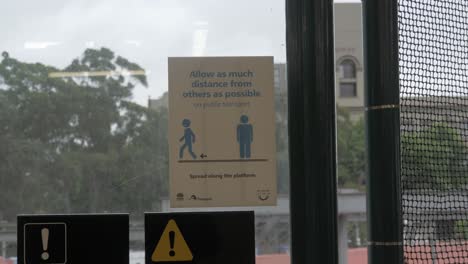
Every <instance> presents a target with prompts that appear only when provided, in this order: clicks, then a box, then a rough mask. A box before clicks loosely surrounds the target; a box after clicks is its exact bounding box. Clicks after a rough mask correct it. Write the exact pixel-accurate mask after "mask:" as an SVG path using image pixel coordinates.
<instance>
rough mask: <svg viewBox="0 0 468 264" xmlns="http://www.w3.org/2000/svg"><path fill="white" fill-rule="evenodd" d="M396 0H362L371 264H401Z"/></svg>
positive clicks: (401, 233)
mask: <svg viewBox="0 0 468 264" xmlns="http://www.w3.org/2000/svg"><path fill="white" fill-rule="evenodd" d="M397 11H398V10H397V1H396V0H364V1H363V14H364V54H365V55H364V56H365V76H366V82H365V87H366V100H365V106H366V134H367V157H368V181H367V190H368V193H367V195H368V199H367V214H368V221H369V224H368V226H369V247H368V249H369V252H368V254H369V263H371V264H377V263H378V264H385V263H392V264H395V263H403V231H402V230H403V229H402V206H401V193H400V112H399V105H400V103H399V97H400V94H399V79H398V16H397Z"/></svg>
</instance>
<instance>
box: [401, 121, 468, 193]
mask: <svg viewBox="0 0 468 264" xmlns="http://www.w3.org/2000/svg"><path fill="white" fill-rule="evenodd" d="M401 148H402V183H403V188H404V189H440V190H445V189H457V188H462V187H464V186H466V185H467V184H468V177H466V174H467V172H468V169H467V167H466V165H467V161H468V160H467V158H466V157H467V156H466V155H467V154H468V151H467V150H468V149H467V146H466V143H465V140H464V139H463V138H462V136H461V135H460V133H459V132H458V130H457V129H456V128H453V127H451V126H450V125H448V124H446V123H438V122H435V123H433V124H432V125H431V126H430V127H428V128H426V129H422V130H417V131H413V132H407V133H405V134H403V135H402V146H401Z"/></svg>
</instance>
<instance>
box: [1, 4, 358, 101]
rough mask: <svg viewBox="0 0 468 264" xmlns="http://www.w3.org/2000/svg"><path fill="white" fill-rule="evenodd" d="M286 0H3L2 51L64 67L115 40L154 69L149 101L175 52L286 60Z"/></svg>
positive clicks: (146, 92)
mask: <svg viewBox="0 0 468 264" xmlns="http://www.w3.org/2000/svg"><path fill="white" fill-rule="evenodd" d="M284 2H285V1H284V0H229V1H227V0H226V1H220V0H197V1H193V0H131V1H130V0H66V1H64V0H41V1H31V0H15V1H4V2H3V3H2V12H1V15H0V32H1V37H0V51H7V52H9V53H10V56H12V57H15V58H18V59H20V60H23V61H27V62H42V63H45V64H50V65H53V66H56V67H59V68H61V67H64V66H66V65H68V64H69V63H70V61H71V60H72V59H73V58H75V57H78V56H79V55H80V54H81V53H82V52H83V51H84V49H86V48H87V47H94V48H99V47H102V46H104V47H108V48H110V49H112V50H113V51H115V52H116V53H117V54H118V55H121V56H123V57H126V58H128V59H129V60H131V61H134V62H136V63H138V64H140V65H141V66H142V67H143V68H145V69H146V70H148V71H149V76H148V79H149V87H148V88H147V89H144V88H138V89H137V90H136V91H135V96H134V100H135V101H137V102H139V103H141V104H143V105H146V101H147V99H148V96H151V97H152V98H157V97H158V96H160V95H161V94H162V93H163V92H164V91H167V57H170V56H236V55H239V56H240V55H242V56H251V55H255V56H265V55H267V56H274V58H275V61H276V62H284V61H285V60H286V59H285V57H286V49H285V7H284ZM339 2H349V0H340V1H339ZM351 2H356V1H355V0H351Z"/></svg>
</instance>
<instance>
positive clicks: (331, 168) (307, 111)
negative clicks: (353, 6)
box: [286, 0, 338, 264]
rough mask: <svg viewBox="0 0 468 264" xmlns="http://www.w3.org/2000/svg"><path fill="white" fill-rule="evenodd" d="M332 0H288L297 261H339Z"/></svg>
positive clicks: (293, 233)
mask: <svg viewBox="0 0 468 264" xmlns="http://www.w3.org/2000/svg"><path fill="white" fill-rule="evenodd" d="M333 34H334V27H333V1H332V0H314V1H310V0H286V39H287V59H288V96H289V97H288V102H289V105H288V108H289V121H288V123H289V153H290V154H289V155H290V156H289V157H290V175H291V179H290V180H291V184H290V188H291V189H290V197H291V198H290V199H291V246H292V250H291V251H292V252H291V253H292V254H291V258H292V263H293V264H306V263H307V264H311V263H320V264H321V263H327V264H336V263H338V242H337V200H336V137H335V135H336V131H335V88H334V86H335V76H334V71H335V69H334V40H333V39H334V38H333Z"/></svg>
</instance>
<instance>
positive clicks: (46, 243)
mask: <svg viewBox="0 0 468 264" xmlns="http://www.w3.org/2000/svg"><path fill="white" fill-rule="evenodd" d="M41 237H42V249H43V250H44V252H43V253H42V255H41V258H42V259H43V260H48V259H49V253H47V248H48V247H49V228H42V230H41Z"/></svg>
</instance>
